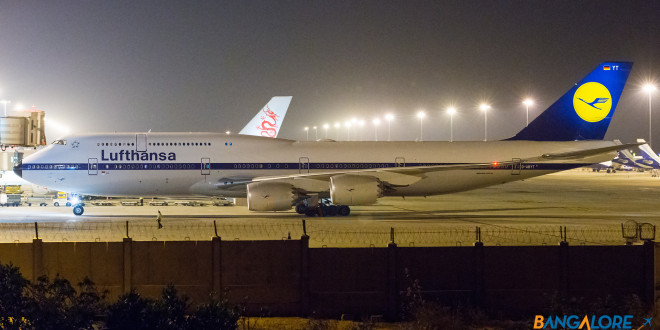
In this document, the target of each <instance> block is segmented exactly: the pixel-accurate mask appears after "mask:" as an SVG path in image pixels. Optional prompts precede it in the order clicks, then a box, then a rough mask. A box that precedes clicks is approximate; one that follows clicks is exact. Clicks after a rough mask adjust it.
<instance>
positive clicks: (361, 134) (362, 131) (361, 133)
mask: <svg viewBox="0 0 660 330" xmlns="http://www.w3.org/2000/svg"><path fill="white" fill-rule="evenodd" d="M358 125H359V126H360V128H361V129H360V141H364V120H362V119H360V120H358Z"/></svg>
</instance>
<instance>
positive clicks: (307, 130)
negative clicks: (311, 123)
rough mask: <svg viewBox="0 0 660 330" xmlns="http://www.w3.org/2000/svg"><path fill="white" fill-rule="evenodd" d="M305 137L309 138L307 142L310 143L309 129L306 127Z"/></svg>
mask: <svg viewBox="0 0 660 330" xmlns="http://www.w3.org/2000/svg"><path fill="white" fill-rule="evenodd" d="M305 135H306V136H307V141H309V127H307V126H305Z"/></svg>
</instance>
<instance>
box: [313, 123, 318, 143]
mask: <svg viewBox="0 0 660 330" xmlns="http://www.w3.org/2000/svg"><path fill="white" fill-rule="evenodd" d="M313 128H314V141H318V140H319V131H318V129H316V126H314V127H313Z"/></svg>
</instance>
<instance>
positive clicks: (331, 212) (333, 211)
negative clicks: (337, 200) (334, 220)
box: [326, 205, 337, 217]
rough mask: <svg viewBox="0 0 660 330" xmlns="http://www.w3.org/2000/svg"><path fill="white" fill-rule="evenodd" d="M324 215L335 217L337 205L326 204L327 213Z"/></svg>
mask: <svg viewBox="0 0 660 330" xmlns="http://www.w3.org/2000/svg"><path fill="white" fill-rule="evenodd" d="M326 216H329V217H336V216H337V206H336V205H330V206H328V213H327V214H326Z"/></svg>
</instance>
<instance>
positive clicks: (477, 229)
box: [0, 220, 655, 247]
mask: <svg viewBox="0 0 660 330" xmlns="http://www.w3.org/2000/svg"><path fill="white" fill-rule="evenodd" d="M635 226H638V229H637V231H632V232H633V233H635V232H637V233H639V235H638V236H639V237H635V236H634V235H633V236H632V237H631V234H630V232H631V230H630V229H628V228H629V227H630V226H629V224H628V223H626V226H625V227H624V226H623V225H605V226H603V225H600V226H567V227H563V226H558V225H535V226H515V225H507V226H498V225H480V226H470V225H449V224H400V225H394V226H390V225H388V224H382V225H374V224H370V225H369V226H364V225H360V224H359V223H351V224H345V223H341V222H332V223H330V222H326V221H319V220H314V221H306V225H305V226H303V223H302V221H273V222H272V223H268V222H261V223H249V222H247V223H226V222H223V221H212V220H207V221H190V222H181V223H170V224H166V225H165V227H164V228H162V229H158V226H157V225H156V224H152V223H146V222H144V221H142V220H135V221H131V220H128V221H126V222H117V221H114V222H110V221H108V222H83V223H78V222H76V223H50V222H40V223H37V224H35V223H0V242H5V243H12V242H13V243H27V242H31V241H32V239H33V238H35V237H36V236H37V235H38V237H39V238H41V239H42V240H43V241H44V242H66V241H69V242H74V241H75V242H109V241H121V240H122V239H123V238H124V237H127V236H128V237H131V238H133V239H134V240H136V241H151V240H154V241H182V240H204V241H206V240H210V239H211V238H212V237H213V236H215V235H216V232H217V235H218V236H220V237H222V239H223V240H281V239H299V238H300V237H301V236H302V235H303V234H304V233H305V232H306V233H307V235H309V236H310V246H312V247H384V246H387V244H388V243H389V242H390V241H392V238H393V241H394V242H395V243H397V244H398V245H399V246H401V247H404V246H470V245H473V244H474V243H475V242H476V241H478V240H480V241H481V242H483V243H484V244H485V245H491V246H492V245H502V246H520V245H557V244H559V243H560V242H561V241H566V242H568V243H569V244H572V245H622V244H626V243H627V242H628V243H631V242H632V243H634V242H637V241H639V240H640V238H644V239H654V238H655V227H654V226H652V225H649V224H641V225H635ZM649 226H651V227H652V228H651V227H649ZM304 227H305V228H304ZM624 229H626V230H624ZM626 232H627V233H628V234H626V236H624V234H625V233H626ZM649 233H652V236H651V237H649V235H650V234H649Z"/></svg>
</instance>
